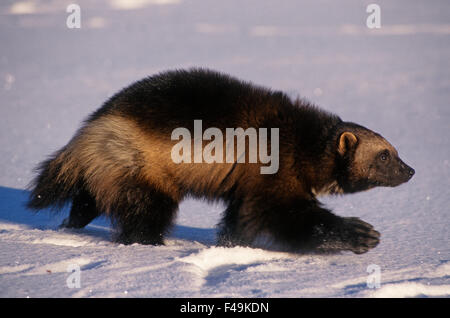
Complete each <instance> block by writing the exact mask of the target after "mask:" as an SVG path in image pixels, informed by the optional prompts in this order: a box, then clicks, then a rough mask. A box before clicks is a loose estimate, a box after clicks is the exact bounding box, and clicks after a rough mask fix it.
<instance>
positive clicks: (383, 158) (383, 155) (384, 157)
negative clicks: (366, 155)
mask: <svg viewBox="0 0 450 318" xmlns="http://www.w3.org/2000/svg"><path fill="white" fill-rule="evenodd" d="M388 158H389V151H383V152H382V153H381V154H380V160H381V161H386V160H388Z"/></svg>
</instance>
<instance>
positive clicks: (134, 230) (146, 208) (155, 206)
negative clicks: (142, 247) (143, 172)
mask: <svg viewBox="0 0 450 318" xmlns="http://www.w3.org/2000/svg"><path fill="white" fill-rule="evenodd" d="M115 209H116V211H114V215H113V219H114V221H115V223H116V225H117V228H118V231H119V233H118V235H117V237H116V240H117V241H118V242H120V243H123V244H133V243H140V244H152V245H161V244H163V243H164V241H163V237H164V235H165V234H166V233H167V232H168V230H169V228H170V226H171V225H172V222H173V218H174V216H175V214H176V211H177V209H178V202H177V201H176V200H174V199H173V198H172V197H170V196H169V195H167V194H165V193H162V192H161V191H159V190H157V189H155V188H153V187H151V186H149V185H146V184H139V183H135V182H130V183H129V185H128V186H126V187H124V188H123V189H122V190H121V196H120V199H119V203H118V205H117V206H116V207H115Z"/></svg>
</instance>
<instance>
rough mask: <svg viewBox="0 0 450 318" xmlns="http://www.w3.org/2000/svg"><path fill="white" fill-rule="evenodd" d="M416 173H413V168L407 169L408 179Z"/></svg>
mask: <svg viewBox="0 0 450 318" xmlns="http://www.w3.org/2000/svg"><path fill="white" fill-rule="evenodd" d="M415 173H416V172H415V171H414V169H413V168H409V178H410V179H411V178H412V176H413V175H414V174H415Z"/></svg>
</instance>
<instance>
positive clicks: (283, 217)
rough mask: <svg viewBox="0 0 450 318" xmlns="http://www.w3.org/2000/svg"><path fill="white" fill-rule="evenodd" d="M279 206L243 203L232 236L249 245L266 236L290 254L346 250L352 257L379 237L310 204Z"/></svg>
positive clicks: (278, 202) (294, 202) (370, 229)
mask: <svg viewBox="0 0 450 318" xmlns="http://www.w3.org/2000/svg"><path fill="white" fill-rule="evenodd" d="M258 202H261V204H259V203H258ZM281 202H283V200H276V199H273V198H272V199H271V200H270V202H267V198H265V200H264V201H259V200H258V201H257V202H255V201H253V203H251V202H248V203H247V204H245V203H244V204H243V205H242V206H241V207H240V209H239V212H238V213H237V214H238V215H237V217H235V218H234V219H235V225H234V228H233V232H234V233H233V235H232V236H233V237H235V238H240V241H244V242H250V241H251V240H252V238H255V237H256V236H257V235H258V234H269V235H270V236H272V237H273V238H274V240H277V241H280V242H281V243H283V244H285V245H287V246H288V248H289V249H290V250H297V251H302V250H303V251H308V250H323V251H332V250H350V251H352V252H354V253H356V254H361V253H365V252H367V251H368V250H369V249H371V248H374V247H375V246H376V245H377V244H378V243H379V237H380V234H379V233H378V232H377V231H375V230H374V229H373V227H372V226H371V225H370V224H368V223H366V222H364V221H361V220H360V219H358V218H343V217H339V216H337V215H335V214H333V213H331V212H330V211H329V210H327V209H325V208H323V207H321V206H320V204H319V203H318V202H317V201H314V200H296V199H294V200H291V201H290V202H286V201H284V202H283V203H281ZM235 213H236V212H235ZM238 244H239V242H238Z"/></svg>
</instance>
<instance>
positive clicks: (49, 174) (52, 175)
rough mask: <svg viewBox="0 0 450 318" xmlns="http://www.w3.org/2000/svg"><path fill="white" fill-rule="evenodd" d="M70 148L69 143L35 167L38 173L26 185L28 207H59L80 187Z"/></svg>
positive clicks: (80, 183)
mask: <svg viewBox="0 0 450 318" xmlns="http://www.w3.org/2000/svg"><path fill="white" fill-rule="evenodd" d="M70 148H71V147H70V144H69V145H68V146H66V147H64V148H63V149H61V150H59V151H58V152H56V153H55V154H54V155H52V156H51V157H50V158H49V159H48V160H46V161H43V162H42V163H41V164H40V165H39V166H38V167H37V168H36V171H37V172H38V175H37V177H36V178H35V179H34V180H33V181H32V182H31V184H30V185H29V186H28V188H29V189H30V190H31V192H30V197H29V201H28V203H27V207H28V208H30V209H34V210H41V209H44V208H47V207H52V208H56V209H60V208H62V207H63V206H64V205H65V204H66V203H67V202H68V201H69V200H71V199H72V198H73V196H74V194H76V193H77V191H78V190H79V189H80V188H81V187H82V184H83V182H82V180H81V178H79V173H77V171H76V170H77V168H76V165H74V159H75V158H74V155H73V153H72V151H70Z"/></svg>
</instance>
